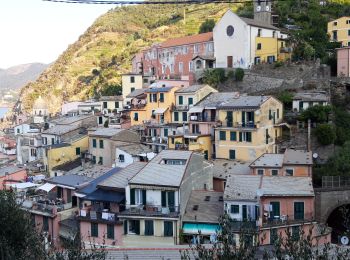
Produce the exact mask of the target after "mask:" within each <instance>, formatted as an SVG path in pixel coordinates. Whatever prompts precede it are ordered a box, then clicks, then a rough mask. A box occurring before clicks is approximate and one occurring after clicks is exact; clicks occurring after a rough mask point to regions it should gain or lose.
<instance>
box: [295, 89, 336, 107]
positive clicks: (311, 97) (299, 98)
mask: <svg viewBox="0 0 350 260" xmlns="http://www.w3.org/2000/svg"><path fill="white" fill-rule="evenodd" d="M329 102H330V98H329V96H328V95H327V93H326V92H300V93H296V94H295V95H294V97H293V104H292V107H293V111H297V112H301V111H303V110H306V109H308V108H309V107H312V106H316V105H318V106H327V105H329Z"/></svg>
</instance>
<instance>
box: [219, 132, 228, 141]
mask: <svg viewBox="0 0 350 260" xmlns="http://www.w3.org/2000/svg"><path fill="white" fill-rule="evenodd" d="M219 133H220V140H221V141H225V140H226V131H220V132H219Z"/></svg>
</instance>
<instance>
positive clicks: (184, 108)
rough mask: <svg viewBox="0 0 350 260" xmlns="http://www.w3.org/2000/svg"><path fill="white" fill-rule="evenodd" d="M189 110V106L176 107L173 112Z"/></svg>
mask: <svg viewBox="0 0 350 260" xmlns="http://www.w3.org/2000/svg"><path fill="white" fill-rule="evenodd" d="M188 109H189V106H188V105H177V106H174V108H173V110H175V111H187V110H188Z"/></svg>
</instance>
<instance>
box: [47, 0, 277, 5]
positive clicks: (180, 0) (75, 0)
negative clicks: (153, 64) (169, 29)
mask: <svg viewBox="0 0 350 260" xmlns="http://www.w3.org/2000/svg"><path fill="white" fill-rule="evenodd" d="M43 1H46V2H57V3H70V4H113V5H114V4H115V5H141V4H142V5H151V4H152V5H154V4H159V5H166V4H211V3H216V4H220V3H227V4H244V3H254V2H261V0H164V1H161V0H159V1H155V0H151V1H142V0H139V1H137V0H134V1H133V0H131V1H121V0H120V1H110V0H43ZM276 1H277V0H268V2H276Z"/></svg>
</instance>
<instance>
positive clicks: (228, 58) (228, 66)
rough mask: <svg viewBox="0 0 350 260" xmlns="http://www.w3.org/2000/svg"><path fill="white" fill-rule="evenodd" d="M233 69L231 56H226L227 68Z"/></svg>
mask: <svg viewBox="0 0 350 260" xmlns="http://www.w3.org/2000/svg"><path fill="white" fill-rule="evenodd" d="M232 67H233V58H232V56H227V68H232Z"/></svg>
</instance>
